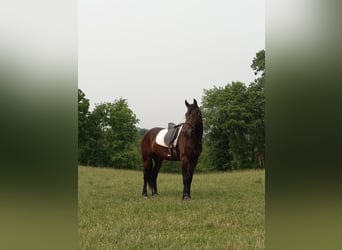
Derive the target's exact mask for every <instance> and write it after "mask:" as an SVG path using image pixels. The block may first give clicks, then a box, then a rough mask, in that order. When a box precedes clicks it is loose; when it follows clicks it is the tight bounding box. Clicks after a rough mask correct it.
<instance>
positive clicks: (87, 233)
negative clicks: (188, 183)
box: [78, 167, 265, 249]
mask: <svg viewBox="0 0 342 250" xmlns="http://www.w3.org/2000/svg"><path fill="white" fill-rule="evenodd" d="M264 174H265V173H264V171H254V170H251V171H241V172H240V171H237V172H232V173H210V174H196V173H195V174H194V178H193V183H192V187H191V188H192V193H191V196H192V198H193V199H192V200H191V201H189V202H183V201H182V200H181V196H182V190H183V185H182V177H181V175H180V174H166V173H160V174H159V177H158V191H159V196H158V197H156V198H154V197H153V198H152V197H151V196H149V198H147V199H146V198H143V197H142V196H141V191H142V182H143V178H142V172H139V171H128V170H115V169H103V168H102V169H100V168H91V167H79V169H78V225H79V248H80V249H264V238H265V234H264V223H265V222H264V220H265V198H264V196H265V192H264V190H265V185H264V181H265V178H264ZM149 195H150V190H149Z"/></svg>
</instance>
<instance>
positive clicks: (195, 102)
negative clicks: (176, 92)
mask: <svg viewBox="0 0 342 250" xmlns="http://www.w3.org/2000/svg"><path fill="white" fill-rule="evenodd" d="M194 104H195V106H197V107H198V105H197V101H196V99H195V98H194Z"/></svg>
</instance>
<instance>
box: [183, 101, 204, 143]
mask: <svg viewBox="0 0 342 250" xmlns="http://www.w3.org/2000/svg"><path fill="white" fill-rule="evenodd" d="M185 106H186V107H187V108H188V110H187V112H186V113H185V123H184V125H185V128H184V133H185V134H187V135H189V136H190V135H193V134H198V135H200V136H201V137H202V134H203V122H202V112H201V110H200V108H199V107H198V105H197V101H196V99H194V103H193V104H189V103H188V101H187V100H185Z"/></svg>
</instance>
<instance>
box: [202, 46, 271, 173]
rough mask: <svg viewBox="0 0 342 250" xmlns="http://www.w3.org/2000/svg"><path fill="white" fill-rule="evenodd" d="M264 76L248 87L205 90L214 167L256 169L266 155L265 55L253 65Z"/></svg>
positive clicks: (259, 55)
mask: <svg viewBox="0 0 342 250" xmlns="http://www.w3.org/2000/svg"><path fill="white" fill-rule="evenodd" d="M251 67H252V69H254V70H255V74H256V75H257V74H258V73H260V72H261V76H260V77H258V78H257V79H255V81H254V82H253V83H251V84H250V85H249V86H246V85H245V84H244V83H241V82H232V83H230V84H227V85H226V86H225V87H220V88H217V87H214V88H212V89H209V90H204V95H203V99H202V105H203V107H202V111H203V116H204V117H205V119H204V130H205V135H206V136H205V139H206V140H205V143H206V144H207V146H208V158H209V162H210V163H211V166H210V168H212V169H216V170H232V169H239V168H246V167H255V166H256V163H257V162H258V160H259V159H260V157H261V158H262V159H263V158H264V152H265V121H264V112H265V91H264V86H265V52H264V51H259V52H258V53H257V54H256V57H255V58H254V59H253V63H252V65H251Z"/></svg>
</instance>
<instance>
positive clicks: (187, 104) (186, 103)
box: [185, 100, 190, 108]
mask: <svg viewBox="0 0 342 250" xmlns="http://www.w3.org/2000/svg"><path fill="white" fill-rule="evenodd" d="M185 106H186V107H187V108H188V107H189V106H190V104H189V103H188V101H187V100H185Z"/></svg>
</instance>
